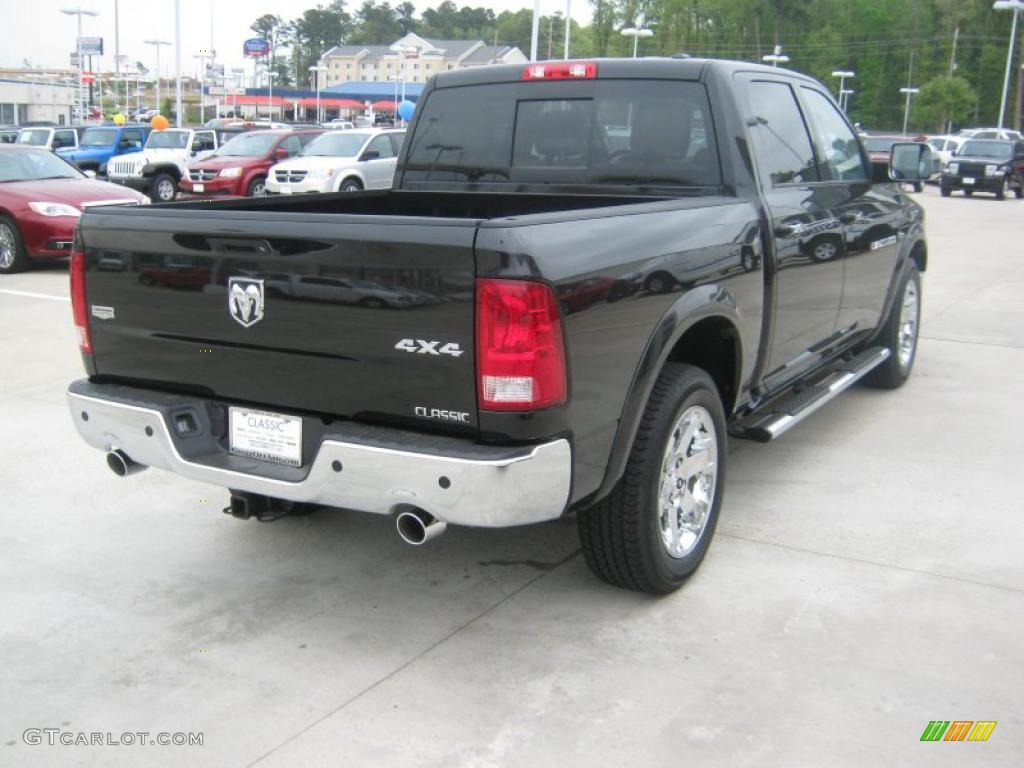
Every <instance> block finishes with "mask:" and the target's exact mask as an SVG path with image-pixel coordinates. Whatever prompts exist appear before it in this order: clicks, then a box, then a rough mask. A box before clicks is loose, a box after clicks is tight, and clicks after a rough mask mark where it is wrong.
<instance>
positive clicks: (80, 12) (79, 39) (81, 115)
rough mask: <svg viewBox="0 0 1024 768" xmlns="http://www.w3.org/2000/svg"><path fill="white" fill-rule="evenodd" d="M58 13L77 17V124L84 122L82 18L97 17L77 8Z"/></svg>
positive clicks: (79, 7) (92, 13)
mask: <svg viewBox="0 0 1024 768" xmlns="http://www.w3.org/2000/svg"><path fill="white" fill-rule="evenodd" d="M60 12H61V13H63V14H64V15H65V16H77V17H78V37H76V38H75V50H76V51H77V52H78V124H79V125H82V124H83V123H84V122H85V90H84V83H83V81H82V72H83V70H84V69H85V67H84V66H83V65H82V17H83V16H99V13H97V12H96V11H87V10H85V9H83V8H82V6H78V7H77V8H61V9H60Z"/></svg>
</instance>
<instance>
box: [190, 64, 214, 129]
mask: <svg viewBox="0 0 1024 768" xmlns="http://www.w3.org/2000/svg"><path fill="white" fill-rule="evenodd" d="M192 58H193V59H199V122H200V123H204V124H205V123H206V94H204V93H203V91H204V90H205V89H206V60H207V59H212V58H213V55H212V54H209V53H206V52H205V51H204V52H203V53H193V54H192ZM214 117H216V115H214Z"/></svg>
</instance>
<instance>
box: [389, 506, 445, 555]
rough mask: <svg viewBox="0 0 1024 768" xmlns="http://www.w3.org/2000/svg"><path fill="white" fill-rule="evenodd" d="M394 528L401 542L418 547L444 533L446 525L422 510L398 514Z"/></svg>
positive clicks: (411, 510)
mask: <svg viewBox="0 0 1024 768" xmlns="http://www.w3.org/2000/svg"><path fill="white" fill-rule="evenodd" d="M395 528H396V529H397V530H398V535H399V536H400V537H401V539H402V541H404V542H405V543H406V544H412V545H413V546H414V547H419V546H421V545H423V544H426V543H427V542H428V541H430V540H431V539H436V538H437V537H438V536H440V535H441V534H442V533H444V532H445V530H446V529H447V528H448V524H447V523H442V522H441V521H440V520H438V519H437V518H436V517H434V516H433V515H431V514H430V513H428V512H424V511H423V510H422V509H410V510H406V511H405V512H401V513H399V514H398V516H397V517H396V518H395Z"/></svg>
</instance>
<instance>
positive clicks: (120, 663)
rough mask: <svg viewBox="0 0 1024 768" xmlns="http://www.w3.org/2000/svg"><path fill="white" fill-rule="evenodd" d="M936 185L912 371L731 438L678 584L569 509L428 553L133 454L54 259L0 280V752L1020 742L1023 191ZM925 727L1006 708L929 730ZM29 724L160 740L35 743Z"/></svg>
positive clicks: (633, 760)
mask: <svg viewBox="0 0 1024 768" xmlns="http://www.w3.org/2000/svg"><path fill="white" fill-rule="evenodd" d="M918 197H919V198H920V199H922V200H923V201H924V203H925V206H926V208H927V211H928V224H929V232H930V242H931V255H930V266H929V270H928V272H927V274H926V275H925V280H924V320H923V331H922V340H921V345H920V350H919V358H918V361H917V368H916V370H915V373H914V376H913V378H912V379H911V381H910V382H909V383H908V384H907V385H906V386H905V387H904V388H903V389H901V390H899V391H895V392H880V391H876V390H870V389H862V388H855V389H854V390H852V391H851V392H849V393H847V394H846V395H844V396H843V397H842V398H840V399H839V400H838V401H837V402H836V403H834V404H832V405H830V406H829V407H827V408H825V409H823V410H822V411H819V412H818V413H817V414H815V415H814V416H813V417H811V418H810V419H809V420H808V421H807V422H805V423H804V424H802V425H801V426H799V427H798V428H796V429H795V430H793V431H791V432H790V433H788V434H787V435H786V436H785V437H783V438H782V439H781V440H779V441H778V442H777V443H774V444H770V445H767V446H759V445H754V444H739V445H736V446H734V451H733V454H732V458H731V461H732V464H731V468H730V478H729V488H728V492H727V494H726V502H725V508H724V511H723V516H722V520H721V523H720V526H719V531H718V535H717V538H716V540H715V542H714V544H713V545H712V547H711V551H710V553H709V555H708V558H707V560H706V561H705V563H704V565H703V567H702V568H701V569H700V571H699V572H698V573H697V575H696V576H695V577H694V578H693V579H691V580H690V582H689V583H688V584H687V585H686V586H685V587H684V588H683V589H681V590H680V591H679V592H677V593H675V594H674V595H671V596H669V597H666V598H662V599H655V598H651V597H645V596H641V595H636V594H632V593H629V592H624V591H621V590H617V589H613V588H611V587H607V586H604V585H603V584H601V583H599V582H597V581H596V580H594V579H593V578H592V577H591V575H590V573H589V572H588V570H587V568H586V565H585V564H584V562H583V559H582V557H581V555H580V554H579V552H578V545H577V541H576V534H575V527H574V525H573V524H571V523H559V524H551V525H545V526H538V527H533V528H528V529H519V530H510V531H481V530H470V529H449V531H448V533H447V534H446V535H445V536H443V537H441V538H440V539H439V540H437V541H436V542H432V543H431V545H429V546H427V547H423V548H420V549H413V548H408V547H405V546H403V545H401V544H400V543H399V542H398V540H397V538H396V536H395V535H394V532H393V527H392V525H391V524H390V523H389V521H387V520H385V519H383V518H377V517H372V516H365V515H359V514H355V513H348V512H326V511H324V512H317V513H314V514H313V515H310V516H306V517H300V518H292V519H285V520H281V521H278V522H275V523H271V524H260V523H257V522H255V521H250V522H239V521H237V520H234V519H232V518H230V517H227V516H225V515H222V514H221V513H220V509H221V507H222V506H224V503H225V496H226V494H225V492H223V491H221V490H220V489H217V488H212V487H208V486H204V485H200V484H197V483H193V482H189V481H185V480H182V479H180V478H178V477H176V476H173V475H171V474H168V473H164V472H161V471H158V470H151V471H148V472H144V473H141V474H139V475H136V476H134V477H132V478H129V479H127V480H123V479H119V478H117V477H115V476H114V475H113V474H112V473H110V472H109V471H108V470H107V469H106V467H105V465H104V462H103V457H102V455H101V454H100V453H98V452H96V451H94V450H92V449H90V448H87V447H86V446H85V445H84V444H83V443H82V442H81V441H80V440H79V439H78V437H77V434H76V433H75V431H74V428H73V427H72V424H71V421H70V418H69V416H68V412H67V408H66V406H65V403H64V394H63V393H64V388H65V386H66V385H67V383H68V382H69V381H71V380H72V379H74V378H78V377H80V376H81V375H82V372H81V367H80V363H79V359H78V353H77V349H76V347H75V343H74V334H73V329H72V325H71V317H70V307H69V305H68V303H67V302H66V301H65V300H64V299H63V297H64V296H65V295H66V292H67V277H66V270H64V269H62V268H52V267H51V268H47V269H42V270H37V271H33V272H31V273H28V274H24V275H18V276H11V277H3V278H0V427H2V435H3V437H2V439H0V765H10V766H29V765H61V766H69V765H103V766H110V767H113V766H138V765H168V766H180V765H192V766H217V767H218V768H222V767H224V766H246V765H258V766H265V767H266V768H270V767H271V766H293V765H302V766H311V765H339V766H346V767H349V766H373V767H374V768H384V767H385V766H401V767H402V768H412V767H413V766H438V767H442V766H443V767H445V768H449V767H461V766H481V767H483V766H559V768H565V767H566V766H631V767H632V766H643V767H645V768H647V767H651V766H673V767H675V766H683V765H686V766H768V765H771V766H776V765H778V766H782V765H785V766H830V767H832V766H858V767H861V766H901V767H902V766H929V767H931V766H947V765H948V766H964V765H970V766H1010V765H1020V760H1021V756H1022V755H1024V697H1022V692H1024V643H1022V640H1021V638H1022V636H1024V524H1022V516H1021V511H1022V501H1021V497H1022V495H1024V494H1022V491H1024V479H1022V477H1024V473H1022V471H1021V461H1022V457H1021V454H1022V450H1021V449H1022V448H1024V442H1022V439H1021V434H1022V416H1024V406H1022V405H1021V395H1022V386H1024V298H1022V297H1024V245H1022V243H1024V237H1022V231H1024V230H1022V224H1024V201H1017V200H1007V201H1004V202H996V201H994V200H992V199H991V198H982V197H979V198H975V199H965V198H962V197H959V196H956V197H953V198H951V199H941V198H940V197H939V196H938V193H937V191H936V190H934V189H928V190H927V191H926V192H925V193H924V194H923V195H920V196H918ZM932 720H949V721H956V720H972V721H977V720H994V721H997V722H998V725H997V726H996V728H995V730H994V731H993V732H992V735H991V737H990V738H989V740H988V741H987V742H984V743H969V742H962V743H950V742H938V743H922V742H921V741H920V738H921V735H922V733H923V731H924V730H925V728H926V726H927V725H928V723H929V721H932ZM43 728H54V729H59V730H60V731H63V732H65V733H69V734H71V737H70V738H76V737H77V734H79V733H86V734H91V733H94V732H96V733H100V734H104V736H103V738H104V739H107V738H108V737H107V736H106V734H110V737H109V738H110V739H112V740H122V739H123V737H122V734H123V733H126V732H127V733H138V732H147V733H148V734H149V736H147V737H144V738H142V741H143V742H144V743H142V744H132V745H125V744H121V745H117V746H114V745H107V746H100V745H92V746H85V745H77V746H76V745H70V746H64V745H61V744H59V743H58V744H57V745H54V746H49V745H48V744H47V743H46V741H47V738H48V736H47V735H46V734H45V733H44V734H42V735H41V739H42V741H43V743H42V744H41V745H38V746H34V745H27V744H25V743H24V742H23V734H24V732H25V731H26V730H27V729H43ZM161 732H166V733H169V734H174V733H180V732H184V733H188V732H192V733H201V734H202V738H203V744H202V746H197V745H193V746H187V745H186V746H173V745H169V746H155V745H150V744H149V743H148V741H151V740H155V737H156V735H157V734H159V733H161ZM65 738H68V737H65ZM86 738H87V739H88V738H89V737H88V736H86ZM135 738H136V740H138V738H139V737H135Z"/></svg>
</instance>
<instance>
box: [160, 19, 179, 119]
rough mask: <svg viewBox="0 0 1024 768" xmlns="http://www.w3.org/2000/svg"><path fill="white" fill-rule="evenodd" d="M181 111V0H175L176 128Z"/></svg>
mask: <svg viewBox="0 0 1024 768" xmlns="http://www.w3.org/2000/svg"><path fill="white" fill-rule="evenodd" d="M158 50H159V49H158ZM181 112H182V109H181V0H174V125H175V127H176V128H181Z"/></svg>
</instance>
